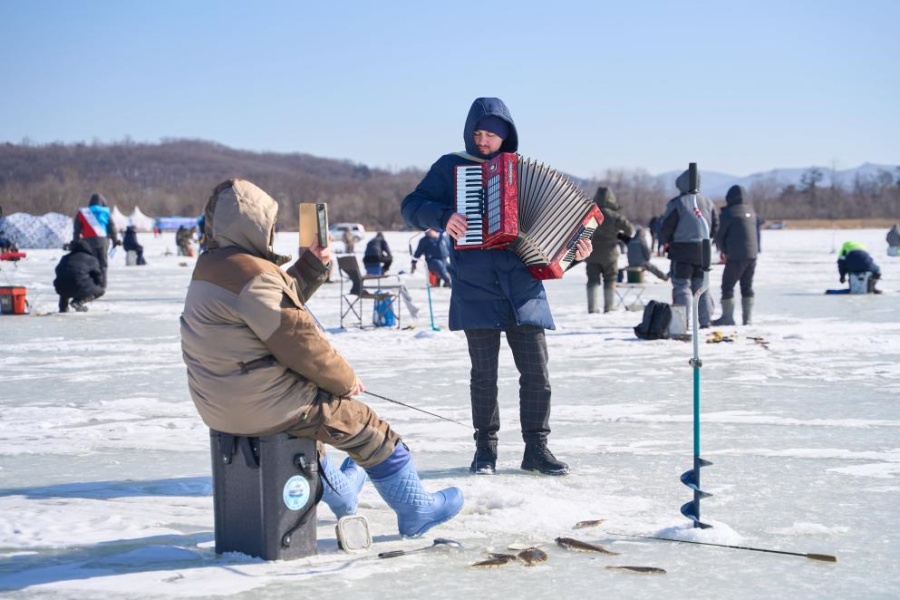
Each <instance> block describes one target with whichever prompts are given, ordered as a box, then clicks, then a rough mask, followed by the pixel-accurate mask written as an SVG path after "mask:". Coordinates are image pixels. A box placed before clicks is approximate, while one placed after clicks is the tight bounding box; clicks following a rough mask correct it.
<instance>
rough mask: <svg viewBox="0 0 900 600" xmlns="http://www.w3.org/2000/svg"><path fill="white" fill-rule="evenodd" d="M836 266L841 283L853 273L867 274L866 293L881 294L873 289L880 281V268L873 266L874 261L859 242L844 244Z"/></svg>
mask: <svg viewBox="0 0 900 600" xmlns="http://www.w3.org/2000/svg"><path fill="white" fill-rule="evenodd" d="M837 266H838V275H840V279H841V283H844V281H846V280H847V277H848V276H853V274H854V273H868V274H869V280H868V284H867V288H868V289H867V292H868V293H869V294H880V293H881V290H879V289H876V288H875V284H876V283H878V280H879V279H881V267H879V266H878V265H877V264H875V259H873V258H872V255H871V254H869V253H868V252H866V249H865V247H864V246H863V245H862V244H860V243H859V242H851V241H847V242H844V244H843V245H842V246H841V252H840V254H838V259H837Z"/></svg>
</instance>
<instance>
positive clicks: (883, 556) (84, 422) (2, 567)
mask: <svg viewBox="0 0 900 600" xmlns="http://www.w3.org/2000/svg"><path fill="white" fill-rule="evenodd" d="M885 233H886V232H885V231H882V230H853V231H832V230H814V231H793V230H778V231H764V232H763V238H762V249H763V253H762V255H761V256H760V260H759V265H758V269H757V275H756V286H755V287H756V291H757V301H756V307H755V314H754V323H753V325H751V326H746V327H718V328H713V329H712V330H704V331H701V338H702V339H701V341H705V340H706V337H707V334H708V333H710V332H711V331H720V332H721V333H722V334H723V335H724V336H725V338H726V340H727V339H730V336H732V335H734V338H733V339H731V341H722V342H720V343H702V344H700V357H701V359H702V361H703V366H702V368H701V370H700V377H701V383H700V404H701V441H700V444H701V455H702V456H703V457H704V458H706V459H707V460H710V461H712V462H713V463H714V464H713V466H710V467H708V468H704V469H703V471H702V480H701V482H702V488H703V489H704V490H705V491H707V492H710V493H712V494H713V496H712V497H710V498H706V499H704V500H703V501H702V503H701V516H702V518H703V520H704V521H707V522H709V523H711V524H712V525H714V527H713V528H712V529H706V530H700V529H694V528H692V527H691V524H690V522H689V521H688V520H687V519H685V518H684V517H683V516H682V515H681V514H680V512H679V508H680V506H681V505H682V504H684V503H685V502H687V501H688V500H690V499H691V497H692V495H691V490H689V489H688V488H687V487H685V486H684V485H683V484H682V483H681V482H680V480H679V476H680V475H681V473H683V472H684V471H686V470H688V469H689V468H690V467H691V465H692V456H693V418H692V407H693V402H694V393H693V371H692V368H691V366H690V365H689V364H688V361H689V359H690V358H691V355H692V345H691V344H689V343H685V342H681V341H674V340H659V341H640V340H638V339H637V338H636V337H635V335H634V332H633V327H634V326H635V325H637V324H638V323H639V322H640V320H641V312H640V311H639V310H624V309H620V310H618V311H616V312H613V313H609V314H593V315H589V314H587V310H586V297H585V274H584V267H583V266H576V267H575V268H574V269H573V270H571V271H570V272H569V273H567V274H566V276H565V278H564V279H562V280H559V281H552V282H548V283H547V284H546V287H547V292H548V294H549V296H550V301H551V306H552V308H553V312H554V316H555V318H556V323H557V328H556V330H554V331H550V332H548V343H549V348H550V358H551V364H550V373H551V378H552V382H553V412H552V417H551V427H552V429H553V433H552V435H551V437H550V447H551V448H552V450H553V451H554V453H555V454H556V455H557V457H559V458H561V459H562V460H565V461H567V462H568V463H569V464H570V466H571V469H572V472H571V474H570V475H569V476H566V477H558V478H554V477H546V476H540V475H536V474H530V473H526V472H524V471H522V470H520V468H519V463H520V461H521V456H522V450H523V443H522V440H521V436H520V433H519V431H518V401H517V393H518V392H517V377H518V376H517V373H516V370H515V367H514V365H513V363H512V358H511V356H510V353H509V350H508V348H507V347H506V345H505V344H504V345H503V346H502V348H501V373H500V376H501V377H500V401H501V417H502V429H501V432H500V436H501V437H500V447H499V450H500V458H499V463H498V474H497V475H496V476H493V477H491V476H474V475H470V474H469V472H468V466H469V462H470V461H471V458H472V453H473V450H474V446H473V441H472V435H471V434H472V431H471V428H470V427H469V422H470V412H469V398H468V370H469V359H468V354H467V350H466V341H465V336H464V334H463V333H462V332H452V331H449V329H448V328H447V308H448V302H449V297H450V290H448V289H444V288H439V289H432V290H431V294H430V298H431V304H430V305H429V296H428V293H427V289H426V283H425V275H424V268H420V269H419V270H417V272H416V273H415V274H412V275H410V274H409V273H408V271H409V244H410V241H411V239H412V237H413V233H412V232H388V233H387V234H386V236H387V239H388V241H389V243H390V244H391V248H392V250H393V251H394V254H395V267H394V268H393V269H392V270H393V271H405V273H403V274H401V276H400V277H401V278H402V280H403V282H404V283H405V285H406V286H407V287H408V289H409V291H410V295H411V297H412V299H413V302H414V303H415V304H416V305H417V307H418V309H419V313H418V318H417V319H416V320H415V321H413V320H412V319H410V316H409V313H408V312H407V310H406V308H405V307H403V308H402V309H401V310H402V312H401V324H402V325H403V326H404V328H403V329H400V330H397V329H387V328H373V327H371V326H369V327H368V328H366V329H364V330H359V329H358V328H356V327H354V326H348V328H347V329H341V328H340V326H339V322H340V312H339V311H340V305H341V299H340V290H341V286H340V284H339V283H337V280H338V279H339V276H338V274H337V273H335V275H334V281H335V283H332V284H326V285H324V286H323V287H322V289H321V290H320V291H319V292H318V294H317V295H316V296H315V297H314V298H313V300H312V302H311V303H310V307H311V309H312V310H313V311H314V312H315V314H316V315H317V317H318V319H319V321H320V322H321V323H322V324H323V326H324V327H325V328H326V330H327V335H328V337H329V338H330V339H331V340H332V342H333V343H334V344H335V346H336V347H337V348H338V349H339V350H340V351H341V352H342V353H343V354H344V355H345V356H346V357H347V358H348V359H349V361H350V362H351V364H353V365H354V367H355V368H356V369H357V371H358V373H359V374H360V377H361V378H362V380H363V382H364V383H365V385H366V387H367V388H368V389H369V390H370V391H372V392H374V393H376V394H379V395H382V396H385V397H388V398H390V399H392V400H396V401H397V402H402V403H404V404H408V405H411V406H413V407H416V408H420V409H422V410H426V411H428V412H431V413H435V414H437V415H440V416H442V417H445V419H446V420H445V419H440V418H437V417H434V416H431V415H429V414H425V413H423V412H420V411H417V410H414V409H412V408H407V407H404V406H401V405H399V404H396V403H393V402H387V401H384V400H380V399H377V398H374V397H372V396H363V399H365V400H366V401H367V402H370V403H371V405H372V406H374V407H375V408H376V409H377V410H378V411H379V413H380V414H381V415H382V416H383V417H384V418H386V419H387V420H388V421H390V422H391V424H392V425H393V426H394V428H395V429H397V430H398V431H399V432H400V433H401V434H402V435H403V436H404V439H405V441H406V442H407V443H408V444H409V446H410V448H411V450H412V452H413V456H414V460H415V462H416V464H417V466H418V468H419V470H420V473H421V476H422V479H423V482H424V484H425V486H426V487H427V488H429V489H432V490H436V489H438V488H441V487H445V486H449V485H455V486H459V487H460V488H461V489H462V490H463V491H464V493H465V497H466V502H465V506H464V507H463V510H462V512H461V513H460V514H459V516H457V517H456V518H455V519H453V520H452V521H450V522H448V523H446V524H444V525H441V526H439V527H437V528H435V529H433V530H431V531H430V532H428V533H426V535H425V536H424V537H423V538H421V539H417V540H408V539H405V540H404V539H400V538H399V536H398V534H397V529H396V522H395V519H394V515H393V513H392V512H391V511H390V510H389V509H388V508H387V506H386V505H385V504H384V502H383V501H382V500H381V499H380V498H379V497H378V495H377V494H376V493H375V491H374V489H373V488H372V487H371V485H366V487H365V488H364V489H363V491H362V494H361V498H360V509H359V512H360V514H362V515H363V516H365V517H366V519H367V520H368V522H369V529H370V531H371V533H372V536H373V539H374V543H373V546H372V548H371V549H370V550H369V551H368V552H365V553H362V554H347V553H344V552H342V551H340V550H339V549H338V548H337V544H336V539H335V518H334V516H333V515H332V514H331V513H330V511H329V510H328V508H327V507H326V506H325V505H324V504H320V505H319V507H318V526H317V533H318V554H317V555H316V556H312V557H308V558H302V559H298V560H293V561H271V562H266V561H263V560H259V559H255V558H251V557H248V556H245V555H242V554H237V553H229V554H226V555H222V556H217V555H216V554H215V551H214V532H213V497H212V483H211V477H210V451H209V443H208V441H209V437H208V431H207V429H206V428H205V427H204V425H203V423H202V422H201V420H200V419H199V417H198V416H197V414H196V412H195V410H194V407H193V405H192V403H191V400H190V397H189V394H188V389H187V383H186V377H185V370H184V366H183V364H182V361H181V353H180V341H179V333H178V316H179V313H180V312H181V308H182V303H183V298H184V294H185V290H186V287H187V284H188V282H189V280H190V276H191V271H192V267H193V265H194V262H195V260H196V258H194V257H183V256H177V255H176V253H175V251H176V246H175V242H174V236H173V234H171V233H166V234H163V236H162V237H158V238H156V237H153V236H152V235H151V234H142V235H141V236H140V242H141V243H143V244H144V246H145V249H146V250H145V256H146V258H147V262H148V263H149V264H148V265H147V266H142V267H135V266H126V265H125V255H124V253H123V252H121V249H120V251H119V252H118V254H117V255H116V256H114V257H113V259H112V260H111V265H110V272H109V281H110V283H109V290H108V293H107V295H106V296H105V297H104V298H102V299H100V300H99V301H97V302H94V303H92V304H90V305H89V306H90V310H89V312H87V313H69V314H57V313H56V303H57V297H56V296H55V294H54V292H53V287H52V281H53V269H54V266H55V265H56V263H57V261H58V260H59V258H60V256H61V255H62V250H27V254H28V256H27V258H26V259H24V260H22V261H21V262H19V263H18V264H14V263H8V262H3V263H0V285H2V286H12V285H16V286H24V287H26V288H27V294H28V302H29V307H30V311H31V313H30V314H29V315H26V316H10V315H3V316H0V335H2V341H3V353H2V355H0V397H2V401H0V406H2V412H0V424H2V427H0V595H3V596H4V597H10V598H54V599H78V600H90V599H94V598H97V599H100V598H102V599H104V600H110V599H117V598H162V597H166V598H233V599H246V598H267V599H277V598H285V599H287V598H302V597H328V598H335V597H349V598H388V597H410V598H426V597H427V598H461V597H471V598H522V597H529V598H550V597H559V596H560V595H563V594H564V595H565V597H570V598H597V597H604V598H631V599H649V598H653V599H656V598H659V597H672V598H698V599H699V598H723V597H728V598H730V599H731V600H742V599H750V598H792V599H794V600H799V599H804V598H816V599H818V598H823V597H827V598H867V599H877V598H896V597H897V594H898V590H900V574H898V573H900V571H898V570H897V569H896V565H897V564H898V562H900V534H898V527H897V521H898V517H900V502H898V494H900V437H898V433H900V431H898V428H900V408H898V406H900V405H898V404H897V403H896V400H897V398H898V396H900V319H898V308H900V302H898V292H900V258H889V257H888V256H887V255H886V252H885V250H886V245H885V242H884V234H885ZM370 235H371V234H370ZM847 239H853V240H856V241H860V242H862V243H863V244H865V245H866V246H867V247H868V249H869V250H870V251H871V252H872V254H873V255H874V257H875V259H876V261H877V262H878V263H879V264H880V265H881V267H882V270H883V272H884V278H883V281H882V283H881V284H880V287H881V288H882V289H883V290H884V293H883V294H881V295H871V294H870V295H863V296H850V295H826V294H824V292H825V290H826V289H828V288H838V287H840V284H839V283H838V281H837V269H836V266H835V260H836V254H835V253H834V252H835V249H836V248H839V247H840V244H841V243H842V242H843V241H845V240H847ZM277 243H278V248H277V249H278V250H279V251H282V252H284V253H291V252H293V253H294V254H296V252H295V249H294V246H295V245H296V234H295V233H287V232H285V233H282V234H279V237H278V240H277ZM335 245H336V246H337V247H338V248H340V247H341V244H340V242H336V244H335ZM363 246H364V244H357V247H356V248H357V253H358V254H359V256H360V257H361V253H362V249H363ZM623 260H624V259H623ZM654 262H656V263H658V265H659V266H660V267H662V268H663V269H665V268H667V266H668V261H667V260H666V259H664V258H659V257H657V258H654ZM721 273H722V271H721V266H720V265H716V266H715V267H714V269H713V271H712V274H711V283H712V293H713V298H714V299H715V300H716V301H718V297H719V284H720V281H721ZM670 297H671V285H670V284H669V283H665V282H662V281H657V280H654V279H653V278H652V276H649V274H648V281H647V283H646V286H645V289H644V292H643V299H644V300H645V301H646V300H649V299H656V300H665V301H668V300H669V299H670ZM738 305H739V303H738ZM632 308H637V307H632ZM432 314H433V322H434V327H432V317H431V315H432ZM739 314H740V307H739V306H738V309H737V311H736V316H737V315H739ZM364 321H365V323H366V324H367V325H371V304H368V303H367V304H366V313H365V314H364ZM410 325H414V328H410V329H406V328H405V327H407V326H410ZM452 421H457V422H456V423H454V422H452ZM335 456H336V457H338V458H339V459H340V458H342V455H341V454H340V453H336V455H335ZM586 520H603V521H602V523H600V524H598V525H596V526H594V527H588V528H581V529H575V525H576V523H578V522H580V521H586ZM634 536H658V537H670V538H677V539H682V540H688V541H699V542H704V543H712V544H723V545H731V546H744V547H748V548H755V549H757V550H739V549H725V548H717V547H709V546H701V545H691V544H679V543H674V542H667V541H658V540H648V539H644V538H641V537H634ZM437 537H443V538H449V539H452V540H455V541H458V542H460V543H461V544H462V545H463V546H464V547H463V549H453V548H449V547H446V546H442V545H437V546H434V547H433V548H431V549H429V550H427V551H425V552H420V553H417V554H413V555H409V556H403V557H400V558H394V559H379V558H378V557H377V553H378V552H383V551H386V550H395V549H405V550H411V549H417V548H423V547H429V546H431V545H432V543H433V540H434V539H435V538H437ZM557 537H572V538H576V539H579V540H582V541H586V542H591V543H595V544H601V545H602V546H604V547H605V548H607V549H609V550H612V551H614V552H618V553H619V554H618V555H606V554H597V553H580V552H572V551H568V550H565V549H563V548H561V547H559V546H557V545H556V544H555V543H554V540H555V539H556V538H557ZM528 545H539V547H540V548H542V549H543V550H544V551H545V552H546V553H547V554H548V560H547V561H546V562H543V563H540V564H538V565H537V566H533V567H527V566H524V565H523V564H522V563H518V564H517V563H512V564H508V565H506V566H502V567H499V568H496V569H479V568H474V567H472V566H471V565H472V564H473V563H475V562H478V561H480V560H484V559H485V558H487V554H486V553H487V552H506V553H508V552H513V550H510V548H511V547H512V548H521V547H524V546H528ZM761 550H777V551H780V552H794V553H797V554H800V555H805V554H807V553H818V554H829V555H834V556H837V558H838V562H837V563H830V562H821V561H816V560H810V559H808V558H805V557H804V556H794V555H785V554H777V553H773V552H763V551H761ZM616 565H618V566H622V565H631V566H646V567H657V568H661V569H664V570H665V571H666V573H665V574H664V575H660V574H655V575H650V574H638V573H633V572H628V571H621V570H607V569H605V567H607V566H616Z"/></svg>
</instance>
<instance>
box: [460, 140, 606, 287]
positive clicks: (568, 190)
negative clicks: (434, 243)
mask: <svg viewBox="0 0 900 600" xmlns="http://www.w3.org/2000/svg"><path fill="white" fill-rule="evenodd" d="M456 211H457V212H458V213H460V214H462V215H465V217H466V222H467V225H468V229H467V230H466V233H465V235H463V236H462V237H460V238H459V239H458V240H456V243H455V247H456V249H457V250H471V249H476V248H490V249H502V248H506V249H507V250H510V251H512V252H515V253H516V255H517V256H518V257H519V258H521V259H522V261H523V262H524V263H525V265H526V266H527V267H528V269H529V270H530V271H531V273H532V275H534V276H535V277H536V278H538V279H559V278H560V277H562V275H563V273H564V272H565V271H566V269H567V268H568V267H569V265H570V264H571V263H572V261H573V260H575V243H576V242H577V241H578V240H580V239H585V238H590V237H591V236H592V235H593V233H594V230H595V229H597V227H599V226H600V223H602V222H603V213H601V212H600V209H599V208H598V207H597V205H596V204H595V203H594V202H593V201H592V200H591V199H590V198H588V197H587V196H586V195H585V193H584V192H583V191H582V190H581V189H580V188H579V187H578V186H576V185H575V184H573V183H572V182H571V181H569V179H568V178H567V177H565V176H564V175H562V174H561V173H559V172H557V171H555V170H554V169H551V168H550V167H548V166H546V165H544V164H541V163H537V162H535V161H533V160H531V159H526V158H522V157H521V156H519V155H518V154H513V153H502V154H499V155H498V156H496V157H495V158H493V159H492V160H490V161H487V162H485V163H482V164H477V165H460V166H457V167H456Z"/></svg>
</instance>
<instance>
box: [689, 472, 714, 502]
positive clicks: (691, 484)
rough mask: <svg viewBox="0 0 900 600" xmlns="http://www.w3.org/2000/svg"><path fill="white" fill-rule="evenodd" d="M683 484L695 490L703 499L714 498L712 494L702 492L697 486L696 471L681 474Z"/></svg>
mask: <svg viewBox="0 0 900 600" xmlns="http://www.w3.org/2000/svg"><path fill="white" fill-rule="evenodd" d="M681 483H683V484H684V485H686V486H688V487H689V488H691V489H692V490H694V491H695V492H696V493H697V494H698V495H699V496H700V497H701V498H709V497H710V496H712V494H710V493H709V492H704V491H703V490H701V489H700V487H699V486H698V485H697V473H696V472H695V471H694V469H691V470H690V471H685V472H684V473H682V474H681Z"/></svg>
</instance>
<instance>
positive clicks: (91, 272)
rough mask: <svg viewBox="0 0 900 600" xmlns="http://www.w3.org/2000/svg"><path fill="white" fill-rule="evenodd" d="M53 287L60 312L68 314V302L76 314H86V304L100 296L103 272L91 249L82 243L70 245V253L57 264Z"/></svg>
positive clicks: (101, 293) (82, 241) (102, 287)
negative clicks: (57, 296) (57, 295)
mask: <svg viewBox="0 0 900 600" xmlns="http://www.w3.org/2000/svg"><path fill="white" fill-rule="evenodd" d="M53 288H54V289H55V290H56V293H57V294H59V312H61V313H64V312H69V301H70V299H71V303H72V308H74V309H75V310H77V311H78V312H87V306H86V304H87V303H88V302H90V301H92V300H96V299H97V298H99V297H100V296H102V295H103V294H104V293H105V292H106V289H105V288H104V286H103V270H102V268H101V267H100V261H98V260H97V257H96V256H95V255H94V250H93V248H91V246H90V245H89V244H88V243H87V242H86V241H85V240H78V241H77V242H72V243H71V244H70V245H69V253H68V254H66V255H64V256H63V257H62V258H61V259H60V260H59V264H57V265H56V279H54V280H53Z"/></svg>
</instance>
